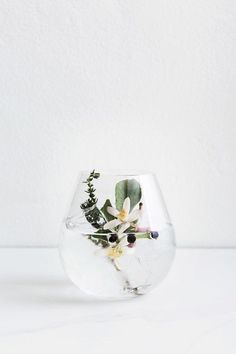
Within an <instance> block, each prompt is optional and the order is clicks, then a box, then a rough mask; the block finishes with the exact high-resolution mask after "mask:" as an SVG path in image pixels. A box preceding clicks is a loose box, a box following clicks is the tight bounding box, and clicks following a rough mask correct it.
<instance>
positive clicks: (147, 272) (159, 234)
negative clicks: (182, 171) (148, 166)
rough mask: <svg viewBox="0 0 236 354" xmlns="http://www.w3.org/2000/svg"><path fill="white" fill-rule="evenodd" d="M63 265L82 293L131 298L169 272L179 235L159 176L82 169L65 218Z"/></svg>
mask: <svg viewBox="0 0 236 354" xmlns="http://www.w3.org/2000/svg"><path fill="white" fill-rule="evenodd" d="M59 249H60V254H61V258H62V260H63V264H64V268H65V270H66V272H67V274H68V276H69V278H70V279H71V280H72V282H73V283H74V284H75V285H76V286H78V287H79V288H80V289H81V290H82V291H83V292H85V293H87V294H90V295H93V296H96V297H101V298H129V297H135V296H137V295H141V294H145V293H147V292H149V291H150V290H152V289H153V288H154V287H155V286H156V285H157V284H159V283H160V281H161V280H162V279H163V278H164V277H165V276H166V274H167V272H168V270H169V269H170V266H171V263H172V261H173V258H174V254H175V237H174V230H173V226H172V224H171V222H170V218H169V215H168V212H167V210H166V207H165V204H164V201H163V198H162V195H161V192H160V189H159V186H158V183H157V181H156V178H155V176H154V175H153V174H151V173H145V172H137V173H135V172H131V173H129V172H127V173H112V172H110V173H109V172H104V173H103V172H101V173H100V172H99V171H94V170H93V171H92V172H82V173H81V175H80V179H79V181H78V184H77V187H76V190H75V193H74V196H73V200H72V202H71V205H70V208H69V212H68V214H67V216H66V218H65V220H64V222H63V226H62V237H61V242H60V246H59Z"/></svg>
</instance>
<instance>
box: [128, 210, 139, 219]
mask: <svg viewBox="0 0 236 354" xmlns="http://www.w3.org/2000/svg"><path fill="white" fill-rule="evenodd" d="M140 216H141V210H139V209H136V210H133V211H131V213H130V214H129V216H128V218H127V221H129V222H132V221H135V220H137V219H138V218H139V217H140Z"/></svg>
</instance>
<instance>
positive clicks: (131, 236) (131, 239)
mask: <svg viewBox="0 0 236 354" xmlns="http://www.w3.org/2000/svg"><path fill="white" fill-rule="evenodd" d="M127 241H128V243H134V242H135V241H136V236H135V234H128V235H127Z"/></svg>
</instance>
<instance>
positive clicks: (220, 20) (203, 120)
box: [0, 0, 236, 246]
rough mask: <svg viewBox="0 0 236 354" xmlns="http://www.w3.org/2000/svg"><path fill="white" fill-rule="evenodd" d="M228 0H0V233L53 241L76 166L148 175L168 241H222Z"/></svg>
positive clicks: (234, 107)
mask: <svg viewBox="0 0 236 354" xmlns="http://www.w3.org/2000/svg"><path fill="white" fill-rule="evenodd" d="M235 13H236V3H235V1H234V0H208V1H206V0H198V1H194V0H180V1H175V0H151V1H147V0H116V1H115V0H103V1H102V0H99V1H98V0H93V1H92V0H88V1H82V0H61V1H52V0H45V1H43V0H40V1H35V0H33V1H32V0H21V1H17V0H7V1H5V0H1V1H0V122H1V129H0V151H1V153H0V225H1V229H0V230H1V233H0V244H1V245H10V246H11V245H55V244H57V240H58V231H59V227H60V221H61V219H62V217H63V216H64V213H65V210H66V207H67V205H68V198H70V196H71V189H72V188H73V186H74V182H75V179H76V176H77V174H78V171H79V170H80V169H87V168H93V167H97V168H124V169H125V168H128V167H129V168H137V167H139V168H142V169H148V170H150V169H151V170H154V171H155V172H156V173H157V175H158V178H159V182H160V184H161V187H162V190H163V193H164V196H165V199H166V202H167V205H168V209H169V212H170V215H171V216H172V220H173V223H174V225H175V228H176V233H177V244H178V245H179V246H236V222H235V220H236V218H235V209H236V160H235V149H236V142H235V140H236V121H235V113H236V97H235V86H236V75H235V74H236V68H235V63H236V50H235V34H236V16H235Z"/></svg>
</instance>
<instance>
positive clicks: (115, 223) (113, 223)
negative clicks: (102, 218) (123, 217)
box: [103, 219, 121, 230]
mask: <svg viewBox="0 0 236 354" xmlns="http://www.w3.org/2000/svg"><path fill="white" fill-rule="evenodd" d="M120 224H121V221H120V220H118V219H114V220H111V221H109V222H107V223H106V224H105V225H104V226H103V227H104V229H105V230H113V229H114V228H115V227H116V226H118V225H120Z"/></svg>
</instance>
